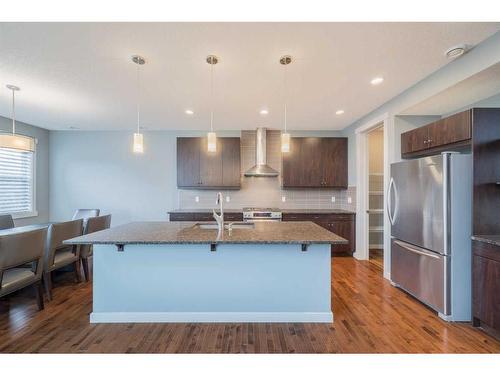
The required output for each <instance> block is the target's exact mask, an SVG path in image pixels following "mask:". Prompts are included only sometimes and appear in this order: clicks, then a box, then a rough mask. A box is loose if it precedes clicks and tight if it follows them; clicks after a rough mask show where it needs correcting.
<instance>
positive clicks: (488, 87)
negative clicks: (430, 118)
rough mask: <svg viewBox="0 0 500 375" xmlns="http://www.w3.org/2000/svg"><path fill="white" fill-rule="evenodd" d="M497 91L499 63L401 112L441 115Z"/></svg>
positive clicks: (499, 87)
mask: <svg viewBox="0 0 500 375" xmlns="http://www.w3.org/2000/svg"><path fill="white" fill-rule="evenodd" d="M498 93H500V63H498V64H495V65H492V66H490V67H489V68H487V69H485V70H483V71H481V72H479V73H477V74H474V75H473V76H471V77H469V78H467V79H464V80H463V81H461V82H459V83H457V84H455V85H453V86H451V87H449V88H448V89H446V90H444V91H442V92H440V93H438V94H436V95H434V96H432V97H430V98H428V99H426V100H424V101H422V102H420V103H418V104H417V105H415V106H413V107H411V108H408V109H407V110H405V111H403V112H402V113H401V114H403V115H439V116H442V115H444V114H447V113H451V112H453V111H456V110H458V109H461V108H465V107H467V106H470V105H471V104H474V103H477V102H479V101H481V100H483V99H487V98H489V97H491V96H493V95H496V94H498Z"/></svg>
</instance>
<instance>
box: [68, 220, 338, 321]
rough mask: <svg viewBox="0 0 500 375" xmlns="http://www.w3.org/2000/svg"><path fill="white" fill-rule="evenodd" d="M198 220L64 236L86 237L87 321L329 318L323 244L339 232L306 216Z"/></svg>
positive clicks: (327, 265)
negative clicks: (89, 250) (215, 223)
mask: <svg viewBox="0 0 500 375" xmlns="http://www.w3.org/2000/svg"><path fill="white" fill-rule="evenodd" d="M203 224H204V225H206V223H203ZM204 225H202V224H201V223H195V222H136V223H130V224H125V225H121V226H118V227H114V228H111V229H107V230H104V231H100V232H96V233H92V234H88V235H84V236H80V237H77V238H73V239H71V240H67V241H65V243H69V244H92V245H93V247H94V256H93V258H94V259H93V264H94V271H93V272H94V275H93V311H92V314H91V315H90V321H91V323H111V322H332V321H333V313H332V311H331V258H330V246H331V245H332V244H333V245H335V244H345V243H346V241H345V240H344V239H343V238H342V237H339V236H337V235H335V234H333V233H331V232H330V231H328V230H326V229H324V228H321V227H320V226H318V225H316V224H314V223H312V222H298V221H297V222H260V223H254V224H251V225H246V226H244V225H241V226H236V225H235V227H234V229H232V230H228V229H227V228H226V229H224V231H222V232H219V231H218V230H217V229H210V226H209V227H208V228H207V227H206V226H204Z"/></svg>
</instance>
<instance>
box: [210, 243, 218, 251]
mask: <svg viewBox="0 0 500 375" xmlns="http://www.w3.org/2000/svg"><path fill="white" fill-rule="evenodd" d="M216 250H217V244H216V243H211V244H210V251H216Z"/></svg>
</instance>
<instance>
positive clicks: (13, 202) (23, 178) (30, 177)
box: [0, 148, 36, 218]
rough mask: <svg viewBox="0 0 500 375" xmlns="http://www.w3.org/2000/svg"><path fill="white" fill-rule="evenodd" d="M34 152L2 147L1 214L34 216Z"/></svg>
mask: <svg viewBox="0 0 500 375" xmlns="http://www.w3.org/2000/svg"><path fill="white" fill-rule="evenodd" d="M34 157H35V153H34V152H26V151H19V150H14V149H9V148H0V214H11V215H12V216H13V217H15V218H19V217H26V216H34V215H36V211H35V202H34V201H35V189H34V180H35V178H34V176H35V174H34Z"/></svg>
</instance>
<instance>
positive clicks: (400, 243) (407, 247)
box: [394, 241, 439, 259]
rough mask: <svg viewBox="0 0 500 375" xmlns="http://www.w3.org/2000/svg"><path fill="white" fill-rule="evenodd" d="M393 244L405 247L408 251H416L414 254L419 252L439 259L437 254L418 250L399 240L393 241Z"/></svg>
mask: <svg viewBox="0 0 500 375" xmlns="http://www.w3.org/2000/svg"><path fill="white" fill-rule="evenodd" d="M394 243H395V244H397V245H399V246H401V247H403V248H405V249H406V250H408V251H411V252H412V253H416V254H419V255H425V256H428V257H431V258H436V259H439V256H437V255H435V254H429V253H427V252H424V251H422V250H418V249H416V248H414V247H413V246H411V247H410V246H408V245H407V244H405V243H403V242H401V241H394Z"/></svg>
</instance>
